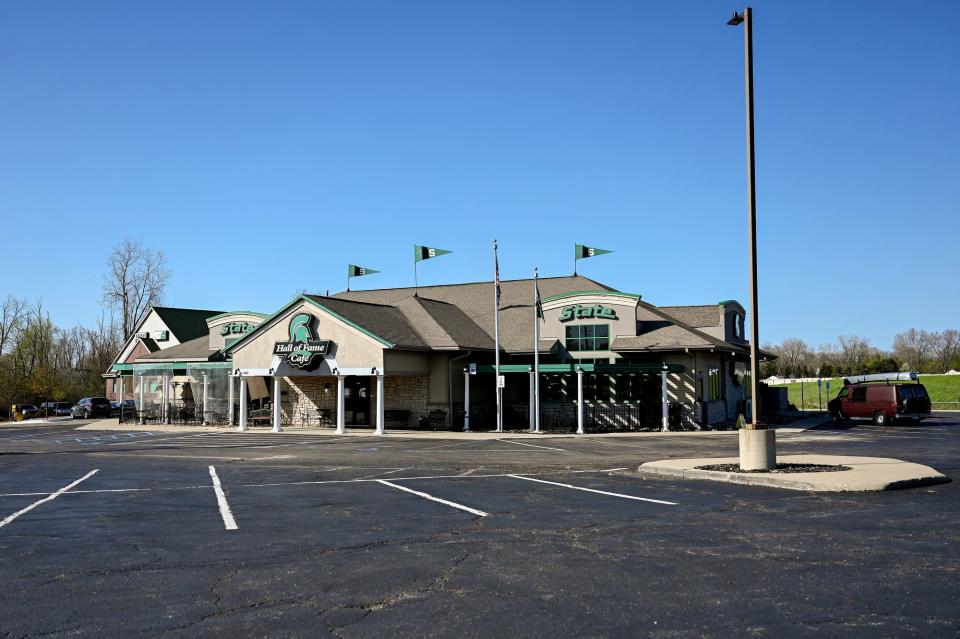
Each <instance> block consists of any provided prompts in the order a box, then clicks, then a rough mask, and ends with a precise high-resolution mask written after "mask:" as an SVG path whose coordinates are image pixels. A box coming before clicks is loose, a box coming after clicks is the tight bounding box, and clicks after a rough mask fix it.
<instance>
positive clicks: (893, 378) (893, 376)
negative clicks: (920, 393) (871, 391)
mask: <svg viewBox="0 0 960 639" xmlns="http://www.w3.org/2000/svg"><path fill="white" fill-rule="evenodd" d="M918 381H920V376H919V375H917V374H916V373H914V372H912V371H911V372H909V373H873V374H871V375H851V376H850V377H844V378H843V385H844V386H849V385H850V384H864V383H866V382H887V383H890V382H918Z"/></svg>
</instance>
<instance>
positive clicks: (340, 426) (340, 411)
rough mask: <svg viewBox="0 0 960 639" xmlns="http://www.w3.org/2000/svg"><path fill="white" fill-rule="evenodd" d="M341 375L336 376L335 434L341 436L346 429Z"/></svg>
mask: <svg viewBox="0 0 960 639" xmlns="http://www.w3.org/2000/svg"><path fill="white" fill-rule="evenodd" d="M343 393H344V389H343V375H337V434H338V435H343V433H344V431H345V430H346V428H347V416H346V415H345V414H344V408H343V404H344V401H343Z"/></svg>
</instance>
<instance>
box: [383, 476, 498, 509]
mask: <svg viewBox="0 0 960 639" xmlns="http://www.w3.org/2000/svg"><path fill="white" fill-rule="evenodd" d="M376 481H377V483H378V484H383V485H384V486H390V488H396V489H397V490H402V491H403V492H405V493H410V494H412V495H417V496H418V497H423V498H424V499H429V500H430V501H435V502H437V503H440V504H445V505H447V506H450V507H451V508H456V509H458V510H465V511H467V512H468V513H470V514H472V515H476V516H477V517H486V516H487V515H489V514H490V513H485V512H483V511H482V510H477V509H475V508H470V507H469V506H464V505H463V504H458V503H456V502H453V501H447V500H446V499H440V498H439V497H434V496H433V495H428V494H427V493H422V492H420V491H419V490H413V489H412V488H407V487H406V486H400V485H398V484H394V483H392V482H389V481H387V480H386V479H378V480H376Z"/></svg>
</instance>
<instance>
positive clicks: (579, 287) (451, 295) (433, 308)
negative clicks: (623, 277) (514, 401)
mask: <svg viewBox="0 0 960 639" xmlns="http://www.w3.org/2000/svg"><path fill="white" fill-rule="evenodd" d="M598 290H605V291H613V290H615V289H612V288H610V287H609V286H605V285H603V284H600V283H599V282H596V281H594V280H591V279H590V278H588V277H584V276H582V275H571V276H565V277H544V278H541V279H540V295H541V297H543V298H547V297H551V296H553V295H560V294H561V293H573V292H576V291H598ZM414 293H417V295H418V297H419V301H420V302H421V304H422V305H423V304H425V306H423V308H424V309H425V310H427V312H428V313H429V314H430V315H431V317H432V318H433V319H434V320H435V321H436V322H437V324H439V325H440V327H441V328H442V329H443V331H444V332H445V333H446V334H447V335H448V336H449V337H451V338H453V339H454V341H455V342H458V340H464V341H462V342H458V343H460V344H461V345H462V346H463V347H465V348H489V349H492V348H493V342H494V320H493V310H494V309H493V306H494V301H493V282H492V281H489V280H488V281H486V282H472V283H469V284H446V285H441V286H421V287H419V289H414V288H412V287H410V288H388V289H376V290H371V291H349V292H343V293H337V294H336V295H334V296H333V297H334V298H336V299H343V300H354V301H363V302H371V303H375V304H382V305H393V304H398V302H400V301H401V300H407V299H410V298H413V296H414ZM500 293H501V294H500V347H501V349H503V350H505V351H515V352H530V351H532V350H533V348H532V341H533V322H532V321H531V318H532V313H533V299H534V293H533V280H532V279H525V280H502V281H501V282H500ZM328 299H329V298H328ZM407 304H408V305H407V306H405V307H404V308H407V309H408V310H409V311H410V312H415V311H414V310H413V308H414V307H412V306H410V305H409V303H407ZM440 304H445V306H441V305H440ZM451 307H452V308H451ZM467 322H469V323H467ZM358 323H360V322H358ZM361 324H362V323H361ZM364 326H366V325H364ZM368 328H369V327H368ZM418 328H419V327H418ZM371 330H373V329H371ZM374 332H376V331H374ZM484 336H486V337H484ZM441 338H442V337H441ZM387 339H389V338H387ZM430 339H431V336H430V335H426V336H425V341H427V342H428V343H429V340H430ZM391 341H392V340H391ZM468 344H469V345H468Z"/></svg>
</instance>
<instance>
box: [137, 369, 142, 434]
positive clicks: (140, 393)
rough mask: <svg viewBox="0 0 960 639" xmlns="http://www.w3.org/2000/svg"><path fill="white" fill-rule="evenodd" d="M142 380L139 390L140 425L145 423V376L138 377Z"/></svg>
mask: <svg viewBox="0 0 960 639" xmlns="http://www.w3.org/2000/svg"><path fill="white" fill-rule="evenodd" d="M138 379H139V380H140V388H138V389H137V393H138V394H139V395H140V423H141V424H142V423H143V375H140V376H139V377H138Z"/></svg>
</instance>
